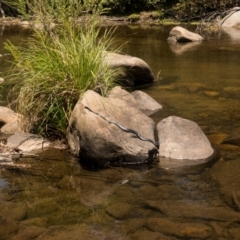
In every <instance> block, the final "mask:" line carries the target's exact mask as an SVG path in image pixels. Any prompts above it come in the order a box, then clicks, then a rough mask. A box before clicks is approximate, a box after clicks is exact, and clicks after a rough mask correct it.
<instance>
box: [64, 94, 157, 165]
mask: <svg viewBox="0 0 240 240" xmlns="http://www.w3.org/2000/svg"><path fill="white" fill-rule="evenodd" d="M132 130H133V131H132ZM139 136H140V137H139ZM143 139H145V140H143ZM67 140H68V144H69V146H70V149H71V151H72V153H73V154H74V155H76V156H81V157H82V159H85V160H87V161H89V162H95V163H98V164H105V163H109V162H120V163H126V164H127V163H130V164H132V163H133V164H134V163H135V164H139V163H144V162H148V161H152V159H153V155H154V153H155V152H156V146H155V145H154V141H155V140H154V122H153V120H152V119H150V118H148V117H147V116H145V115H144V114H143V113H142V112H141V111H140V110H139V109H137V108H133V107H131V106H130V105H128V104H127V103H126V102H125V101H123V100H121V99H117V98H104V97H102V96H100V95H99V94H97V93H96V92H93V91H91V90H89V91H87V92H85V93H84V94H83V96H82V97H81V99H79V101H78V103H77V104H76V106H75V108H74V110H73V112H72V115H71V118H70V121H69V127H68V129H67ZM151 141H152V142H151Z"/></svg>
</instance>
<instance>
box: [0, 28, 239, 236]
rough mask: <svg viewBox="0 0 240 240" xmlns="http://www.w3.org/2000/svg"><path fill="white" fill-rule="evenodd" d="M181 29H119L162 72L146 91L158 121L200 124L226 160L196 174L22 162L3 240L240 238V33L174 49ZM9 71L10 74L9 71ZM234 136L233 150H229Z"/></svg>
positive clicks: (55, 156)
mask: <svg viewBox="0 0 240 240" xmlns="http://www.w3.org/2000/svg"><path fill="white" fill-rule="evenodd" d="M171 28H172V27H171V26H167V27H161V26H158V27H145V28H143V27H137V26H119V27H118V29H117V35H116V38H118V39H119V41H120V42H122V43H123V42H126V44H125V47H124V49H123V52H124V53H127V54H129V55H133V56H137V57H140V58H142V59H143V60H145V61H146V62H147V63H148V64H149V66H150V67H151V69H152V70H153V72H154V74H155V76H157V75H158V78H159V81H157V82H156V83H155V84H154V85H152V86H149V87H145V88H142V89H141V90H142V91H145V92H146V93H148V94H149V95H151V96H152V97H153V98H154V99H156V100H157V101H158V102H160V103H161V104H162V105H163V110H162V111H160V112H158V113H155V114H154V115H153V116H152V118H153V119H154V121H155V122H156V123H157V122H159V121H160V120H161V119H163V118H165V117H167V116H170V115H177V116H180V117H183V118H188V119H190V120H193V121H195V122H196V123H198V124H199V126H200V127H201V128H202V129H203V131H204V133H205V134H206V135H207V136H208V138H209V139H210V141H211V143H212V144H213V145H214V146H215V147H216V148H218V149H219V152H220V154H221V157H220V159H219V160H218V161H217V162H215V163H211V164H209V165H201V166H197V167H188V168H172V169H164V168H162V167H161V165H160V164H159V163H158V162H155V163H153V164H152V165H150V166H140V167H138V168H121V167H118V168H117V167H109V168H106V169H97V170H96V169H95V170H94V169H92V170H90V169H86V168H84V166H81V165H80V164H79V161H78V159H75V158H74V157H73V156H71V155H70V154H69V153H68V152H67V151H65V150H62V151H61V150H56V149H49V150H47V151H45V152H43V153H41V154H40V155H39V154H37V156H36V157H34V158H20V159H19V160H17V161H16V162H15V164H14V165H11V164H5V165H2V166H1V167H0V177H1V179H2V180H1V183H4V184H1V189H0V206H1V207H0V232H1V236H0V239H68V238H69V239H124V240H125V239H150V240H151V239H229V240H230V239H239V236H240V213H239V209H240V204H239V202H240V183H239V174H240V159H239V153H240V152H239V151H240V147H239V145H240V140H239V138H240V137H239V136H240V125H239V119H240V112H239V107H240V102H239V98H240V72H239V64H240V57H239V52H240V30H239V31H237V30H236V31H235V32H233V33H231V35H230V33H225V32H222V33H221V34H220V35H219V36H211V35H209V36H205V37H206V38H205V40H204V41H203V42H202V43H200V44H191V43H190V44H188V45H186V44H185V45H184V44H182V45H181V44H178V45H169V43H168V42H167V41H166V39H167V37H168V33H169V31H170V30H171ZM189 29H191V30H194V27H189ZM7 39H9V40H11V41H13V42H15V43H16V44H19V43H20V42H21V41H26V40H27V34H26V32H25V30H18V31H16V29H11V28H9V29H5V30H4V32H3V35H1V36H0V53H1V54H3V53H4V49H3V44H2V42H3V41H6V40H7ZM0 64H1V65H0V74H1V75H3V77H4V72H3V71H4V70H6V69H7V67H8V64H7V61H6V60H5V59H1V58H0ZM160 71H161V72H160ZM1 72H2V73H1ZM159 72H160V73H159ZM5 91H6V90H5ZM2 95H3V96H5V93H4V92H3V93H2ZM3 98H4V97H3ZM3 100H4V99H3ZM227 137H231V138H233V140H232V141H231V144H222V141H223V140H224V139H225V138H227ZM3 179H4V180H3Z"/></svg>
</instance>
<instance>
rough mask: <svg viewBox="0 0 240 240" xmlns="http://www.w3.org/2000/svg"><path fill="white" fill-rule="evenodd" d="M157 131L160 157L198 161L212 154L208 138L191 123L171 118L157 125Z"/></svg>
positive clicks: (178, 118)
mask: <svg viewBox="0 0 240 240" xmlns="http://www.w3.org/2000/svg"><path fill="white" fill-rule="evenodd" d="M157 131H158V139H159V142H160V151H159V155H160V156H162V157H165V158H170V159H190V160H200V159H207V158H210V157H211V156H212V155H213V153H214V150H213V148H212V146H211V144H210V142H209V140H208V138H207V137H206V136H205V134H204V133H203V132H202V130H201V128H200V127H199V126H198V125H197V124H196V123H195V122H193V121H190V120H187V119H183V118H180V117H176V116H171V117H168V118H165V119H163V120H162V121H160V122H159V123H158V125H157Z"/></svg>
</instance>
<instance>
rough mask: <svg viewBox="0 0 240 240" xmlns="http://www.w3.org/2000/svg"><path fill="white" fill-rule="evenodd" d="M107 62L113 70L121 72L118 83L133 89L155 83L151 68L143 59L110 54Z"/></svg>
mask: <svg viewBox="0 0 240 240" xmlns="http://www.w3.org/2000/svg"><path fill="white" fill-rule="evenodd" d="M105 61H106V63H107V64H109V66H110V67H111V68H113V69H118V70H119V71H118V72H117V73H118V76H117V79H118V80H117V81H118V83H121V84H122V83H123V84H126V85H127V86H131V87H133V86H135V85H141V84H147V83H152V82H153V81H154V75H153V72H152V70H151V68H150V67H149V65H148V64H147V63H146V62H145V61H144V60H142V59H141V58H137V57H132V56H129V55H122V54H117V53H110V52H108V53H107V54H106V56H105Z"/></svg>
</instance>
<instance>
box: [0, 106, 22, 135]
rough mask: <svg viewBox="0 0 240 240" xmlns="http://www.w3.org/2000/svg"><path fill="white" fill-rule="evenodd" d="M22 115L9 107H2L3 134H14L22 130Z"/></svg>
mask: <svg viewBox="0 0 240 240" xmlns="http://www.w3.org/2000/svg"><path fill="white" fill-rule="evenodd" d="M20 119H21V118H20V115H19V114H17V113H15V112H14V111H13V110H11V109H10V108H7V107H2V106H0V126H1V132H3V133H5V134H13V133H15V132H18V131H20V130H21V128H20V124H19V123H20Z"/></svg>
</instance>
